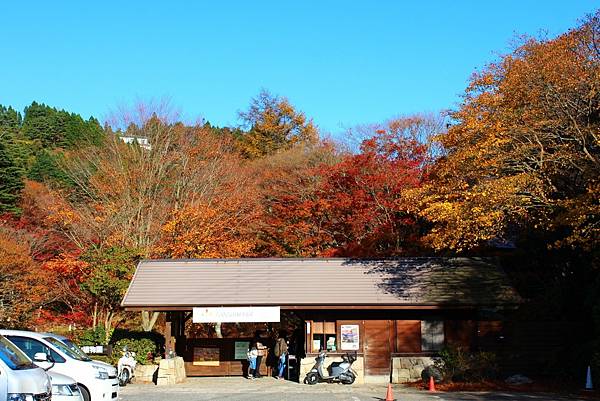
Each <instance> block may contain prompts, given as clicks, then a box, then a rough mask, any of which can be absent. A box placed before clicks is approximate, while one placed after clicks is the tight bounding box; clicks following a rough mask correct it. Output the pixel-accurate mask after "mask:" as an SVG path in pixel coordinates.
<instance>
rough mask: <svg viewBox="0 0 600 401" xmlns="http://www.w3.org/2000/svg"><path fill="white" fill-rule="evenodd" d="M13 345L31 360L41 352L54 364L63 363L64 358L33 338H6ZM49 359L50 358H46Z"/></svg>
mask: <svg viewBox="0 0 600 401" xmlns="http://www.w3.org/2000/svg"><path fill="white" fill-rule="evenodd" d="M6 337H7V338H8V339H9V340H10V341H12V343H13V344H15V345H16V346H17V347H19V348H20V349H21V351H23V352H24V353H25V354H26V355H27V356H28V357H29V358H31V359H32V360H33V357H34V355H35V354H37V353H38V352H43V353H44V354H46V355H49V356H51V357H52V358H53V359H54V362H56V363H64V362H65V358H63V357H62V356H60V355H59V354H58V352H56V351H54V350H53V349H51V348H50V347H48V346H47V345H46V344H44V343H42V342H40V341H38V340H34V339H33V338H28V337H19V336H6ZM48 359H50V358H48Z"/></svg>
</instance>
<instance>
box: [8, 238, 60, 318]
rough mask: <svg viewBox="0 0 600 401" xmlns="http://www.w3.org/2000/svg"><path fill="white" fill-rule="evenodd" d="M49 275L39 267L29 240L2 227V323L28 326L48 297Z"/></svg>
mask: <svg viewBox="0 0 600 401" xmlns="http://www.w3.org/2000/svg"><path fill="white" fill-rule="evenodd" d="M48 283H50V280H49V277H47V276H46V275H44V274H43V273H42V272H40V271H39V270H38V269H36V265H35V262H34V261H33V259H32V258H31V256H30V254H29V248H28V244H26V243H23V242H21V241H19V242H17V241H16V240H15V239H14V238H11V236H10V235H9V234H8V233H7V232H6V231H4V230H0V323H1V324H2V326H3V327H17V328H22V327H27V324H28V323H29V321H30V320H31V319H32V318H33V317H34V312H35V311H36V309H38V308H40V307H41V306H42V305H43V304H44V302H45V301H46V299H47V298H46V291H47V289H48V287H47V285H48Z"/></svg>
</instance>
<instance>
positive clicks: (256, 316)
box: [192, 306, 280, 323]
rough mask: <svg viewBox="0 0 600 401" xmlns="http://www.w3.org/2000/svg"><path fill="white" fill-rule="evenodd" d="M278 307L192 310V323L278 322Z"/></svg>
mask: <svg viewBox="0 0 600 401" xmlns="http://www.w3.org/2000/svg"><path fill="white" fill-rule="evenodd" d="M279 321H280V308H279V306H248V307H222V308H194V310H193V314H192V322H194V323H245V322H261V323H262V322H265V323H266V322H279Z"/></svg>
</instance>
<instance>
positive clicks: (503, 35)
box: [0, 0, 599, 134]
mask: <svg viewBox="0 0 600 401" xmlns="http://www.w3.org/2000/svg"><path fill="white" fill-rule="evenodd" d="M598 6H599V3H598V2H597V1H587V0H571V1H566V0H564V1H559V0H545V1H542V0H540V1H533V0H519V1H512V0H503V1H475V0H473V1H460V0H456V1H450V0H448V1H410V2H409V1H401V0H396V1H349V0H346V1H333V0H332V1H327V0H322V1H310V0H305V1H258V0H257V1H243V2H242V1H218V2H217V1H210V2H209V1H162V2H158V1H156V2H155V1H139V2H135V1H123V0H121V1H112V0H104V1H102V2H100V1H98V2H95V3H94V4H92V2H91V1H72V2H67V1H56V2H52V1H30V2H16V1H12V2H3V4H2V5H0V37H1V38H2V47H1V48H0V49H2V51H1V52H0V54H1V57H0V104H4V105H12V106H14V107H17V108H19V109H22V108H23V107H24V106H26V105H27V104H29V103H31V101H33V100H37V101H39V102H45V103H47V104H49V105H52V106H56V107H60V108H65V109H67V110H69V111H74V112H77V113H81V114H82V115H83V116H84V117H88V116H90V115H94V116H96V117H98V118H100V119H103V118H104V117H105V116H107V115H108V112H109V110H111V109H114V108H115V107H117V106H118V105H123V104H127V103H132V102H134V101H135V100H136V99H150V98H161V97H168V98H170V99H171V102H172V103H173V104H174V105H175V106H176V107H177V108H179V109H180V110H181V111H182V114H183V115H184V116H186V118H187V119H188V120H195V119H196V118H198V117H204V118H206V119H208V120H209V121H211V122H212V123H214V124H217V125H235V124H237V123H238V120H237V112H238V111H240V110H243V109H245V108H246V107H247V105H248V103H249V101H250V98H251V97H253V96H254V95H256V94H257V93H258V92H259V91H260V89H261V88H266V89H268V90H270V91H271V92H273V93H276V94H280V95H284V96H287V97H288V98H289V99H290V100H291V102H292V103H293V104H295V105H296V106H297V107H298V108H299V109H301V110H303V111H304V112H306V114H307V115H308V116H309V117H312V118H313V119H314V121H315V123H316V124H317V125H319V126H320V127H321V129H322V130H323V131H325V132H330V133H333V134H336V133H338V132H341V131H343V128H344V127H350V126H352V125H355V124H359V123H371V122H378V121H384V120H386V119H388V118H390V117H393V116H397V115H400V114H409V113H413V112H418V111H435V110H439V109H447V108H452V107H454V106H455V105H456V104H457V102H458V101H459V95H460V93H461V92H462V91H463V89H464V87H465V85H466V82H467V80H468V78H469V76H470V74H471V73H472V72H473V71H474V70H475V69H476V68H481V67H482V66H484V65H485V63H487V62H489V61H491V60H493V59H494V57H495V55H497V54H499V53H502V52H504V51H506V50H507V48H508V46H509V43H510V41H511V39H513V38H514V37H515V35H516V34H524V33H527V34H538V33H539V32H540V31H541V30H545V31H547V32H548V33H549V34H550V35H551V36H554V35H556V34H559V33H561V32H564V31H565V30H567V29H568V28H570V27H573V26H574V25H575V24H576V22H577V20H578V19H579V18H581V17H583V16H584V15H585V14H586V13H589V12H592V11H594V7H598Z"/></svg>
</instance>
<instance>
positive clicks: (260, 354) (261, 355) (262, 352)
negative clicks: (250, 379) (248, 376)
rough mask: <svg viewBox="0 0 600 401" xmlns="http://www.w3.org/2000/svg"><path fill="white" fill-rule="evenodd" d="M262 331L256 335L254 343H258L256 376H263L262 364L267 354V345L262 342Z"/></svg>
mask: <svg viewBox="0 0 600 401" xmlns="http://www.w3.org/2000/svg"><path fill="white" fill-rule="evenodd" d="M262 341H263V340H262V338H261V332H260V331H257V332H256V333H255V335H254V343H255V344H256V350H257V357H256V369H255V373H254V377H256V378H259V377H262V375H261V374H260V364H261V363H262V360H263V359H264V357H265V356H266V354H267V346H266V345H264V344H263V343H262Z"/></svg>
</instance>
